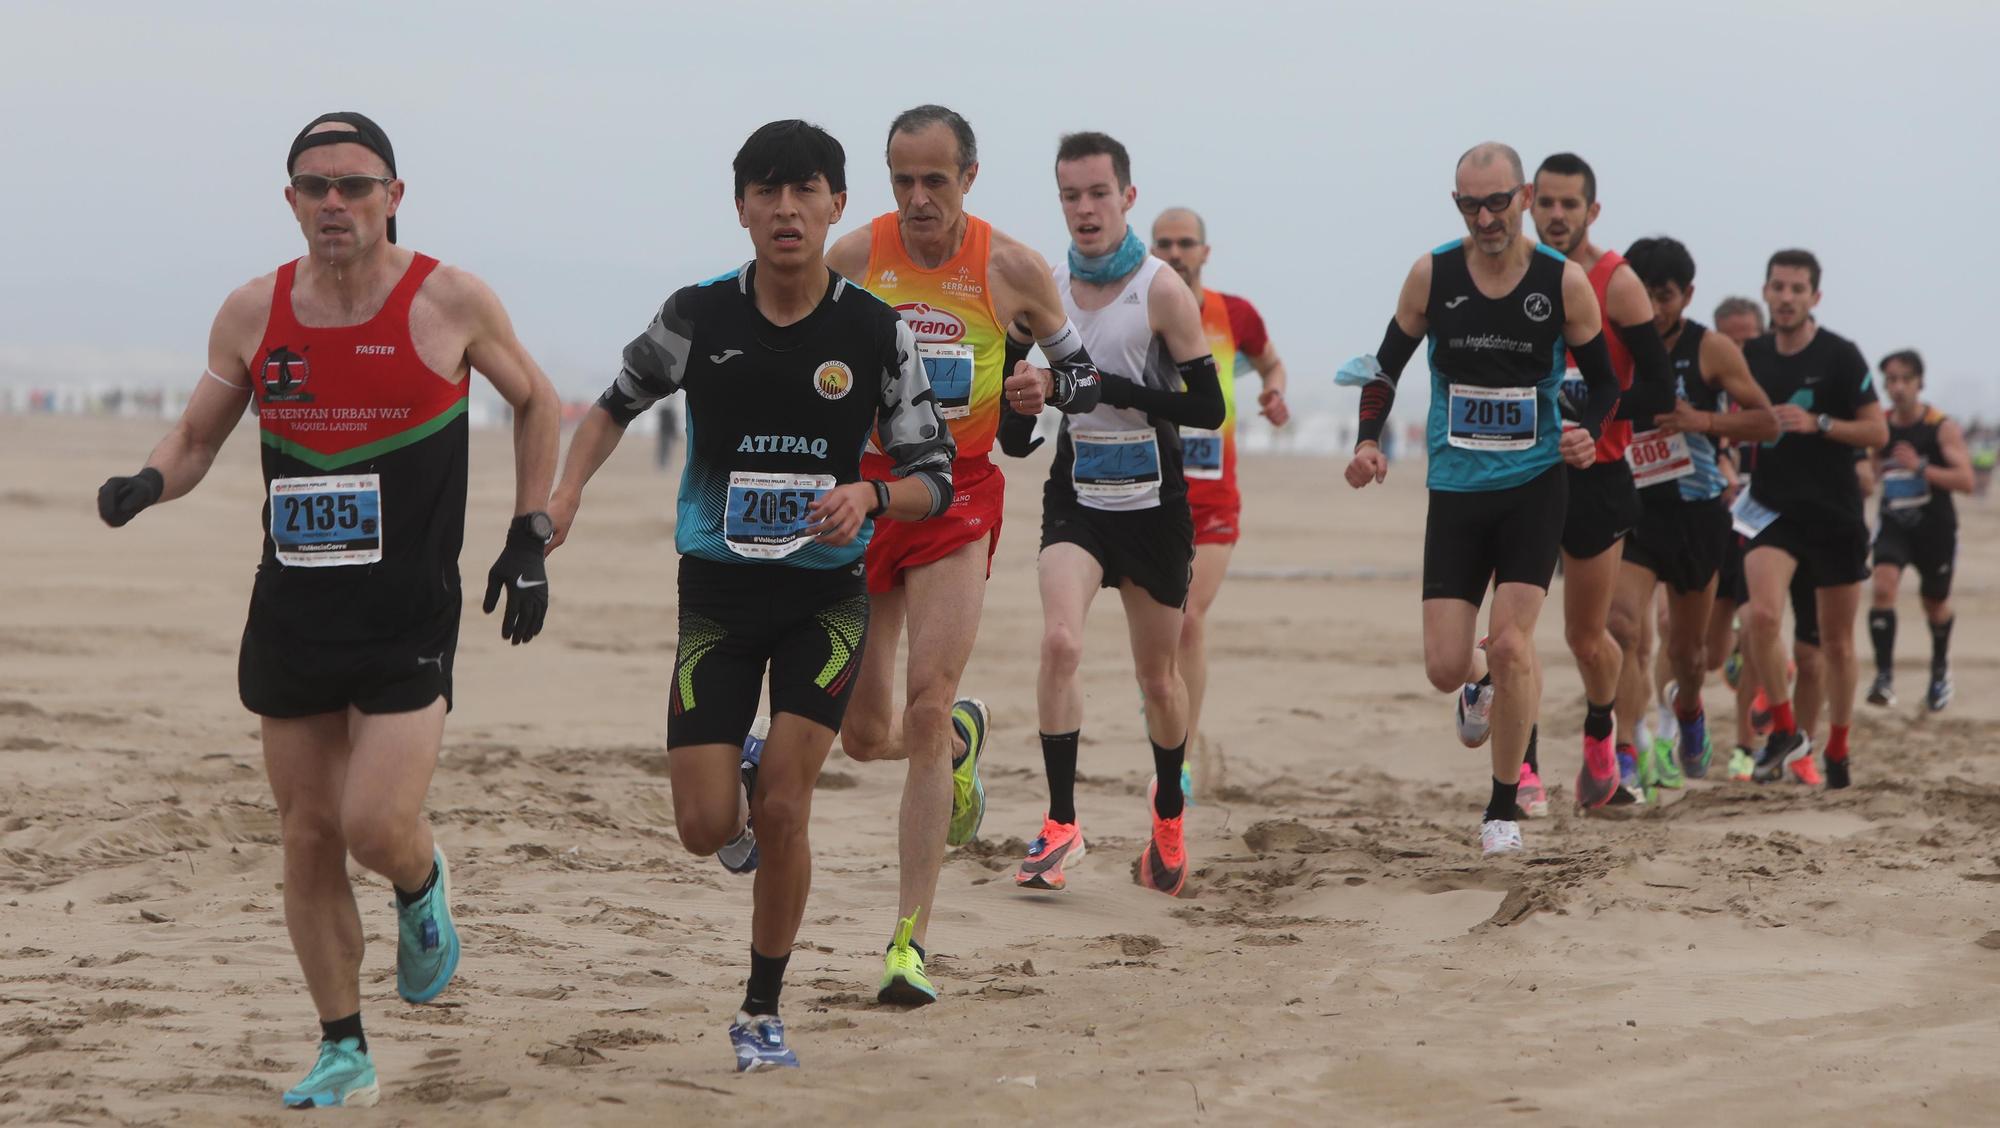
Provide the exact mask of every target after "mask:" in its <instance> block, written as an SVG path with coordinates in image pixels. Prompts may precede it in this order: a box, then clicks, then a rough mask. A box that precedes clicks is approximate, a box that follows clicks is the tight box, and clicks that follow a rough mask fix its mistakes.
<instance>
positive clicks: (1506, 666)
mask: <svg viewBox="0 0 2000 1128" xmlns="http://www.w3.org/2000/svg"><path fill="white" fill-rule="evenodd" d="M1534 661H1535V651H1534V647H1533V646H1532V645H1530V644H1529V642H1528V639H1527V637H1526V636H1524V635H1523V634H1522V633H1521V632H1520V631H1515V630H1506V631H1501V632H1500V633H1499V634H1497V635H1494V636H1493V638H1492V639H1491V640H1490V641H1488V642H1487V644H1486V667H1487V669H1489V670H1491V671H1492V672H1493V677H1494V679H1495V680H1504V679H1508V678H1515V677H1520V676H1522V675H1524V674H1527V673H1529V672H1531V671H1533V669H1534Z"/></svg>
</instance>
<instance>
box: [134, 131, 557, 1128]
mask: <svg viewBox="0 0 2000 1128" xmlns="http://www.w3.org/2000/svg"><path fill="white" fill-rule="evenodd" d="M286 172H287V174H288V175H289V176H290V178H291V184H290V186H289V187H288V188H287V189H286V190H285V199H286V201H287V203H289V204H290V205H291V208H292V213H293V217H294V218H295V219H296V220H297V222H298V224H299V227H300V230H301V231H302V232H303V233H304V234H305V238H306V250H307V254H306V256H305V257H304V258H301V259H298V260H297V261H294V262H290V263H286V264H285V265H284V266H281V267H279V268H278V269H277V270H275V271H273V272H271V273H270V274H266V275H264V276H263V277H261V278H258V279H255V280H253V281H251V282H249V283H247V284H245V285H244V286H242V287H240V288H238V289H237V290H236V291H235V292H234V293H232V294H230V295H229V297H228V298H227V299H225V300H224V301H223V303H222V310H221V312H219V313H218V314H217V315H216V318H215V324H214V327H213V328H212V329H211V330H210V332H209V344H208V369H207V371H206V372H204V373H203V375H202V376H201V378H200V380H199V381H198V382H197V384H196V386H195V389H194V393H193V395H192V396H191V397H190V398H189V400H188V406H187V409H186V411H185V412H184V413H183V414H182V416H181V419H180V422H179V423H178V424H177V425H176V426H175V427H174V429H173V430H172V431H171V432H170V433H169V434H168V435H167V437H166V438H165V439H164V440H162V441H161V442H160V444H159V445H158V446H157V447H155V448H154V449H153V453H152V455H151V456H150V457H148V458H147V460H146V466H145V468H144V469H143V470H141V471H140V472H139V473H138V474H136V475H133V476H131V477H128V478H112V479H111V480H109V481H107V482H106V483H105V484H104V487H103V489H102V490H100V491H99V494H98V511H99V514H100V515H101V516H102V517H103V518H104V520H105V522H106V523H107V524H109V525H111V526H113V527H114V528H115V527H118V526H121V525H124V524H125V523H126V522H128V521H130V520H131V519H132V518H133V517H134V516H135V515H137V514H138V512H139V511H140V510H142V509H144V508H146V507H147V506H148V505H151V504H153V503H154V502H157V501H163V500H170V499H172V498H176V497H179V496H181V495H182V494H185V493H187V492H188V491H190V490H192V489H193V488H194V487H195V486H196V484H197V483H199V482H200V481H201V480H202V478H203V476H205V475H206V474H207V472H208V468H209V466H210V465H212V464H213V462H214V460H215V455H216V452H217V451H218V450H219V449H220V448H221V446H222V443H223V441H224V440H225V439H227V438H228V437H229V433H230V431H231V430H233V429H234V428H235V425H236V421H237V420H238V419H240V418H242V416H243V411H244V408H245V407H246V406H248V405H250V404H251V403H252V402H253V401H254V402H255V405H256V410H257V416H258V430H259V433H260V438H261V439H262V442H263V464H264V466H263V469H264V478H265V496H266V504H265V507H264V518H263V525H264V552H263V560H262V562H261V563H260V564H259V565H258V568H257V578H256V582H255V584H254V586H253V588H252V593H251V598H250V616H249V622H248V624H247V625H246V626H245V628H244V632H243V648H242V655H241V660H240V663H239V667H238V677H237V680H238V692H239V695H240V696H241V697H242V699H243V703H244V705H245V706H247V707H248V708H249V709H250V710H251V711H252V712H254V713H257V714H258V715H259V716H261V717H262V718H263V743H264V763H265V766H266V769H267V771H268V772H269V775H270V780H271V790H272V792H273V794H274V795H275V796H276V799H277V804H278V817H279V822H280V827H281V831H282V834H283V843H284V857H285V869H284V875H285V881H284V891H285V925H286V928H287V930H288V931H289V932H290V933H291V936H292V944H293V947H294V948H295V949H296V951H297V953H298V957H299V964H300V966H301V968H303V969H304V971H305V978H306V987H307V990H308V991H310V992H311V994H312V999H313V1004H314V1007H315V1008H316V1009H317V1010H318V1012H319V1019H320V1028H321V1035H322V1039H321V1043H320V1050H319V1060H318V1063H317V1064H316V1065H315V1066H314V1067H313V1069H312V1071H311V1072H310V1073H308V1074H307V1075H306V1077H305V1078H304V1080H302V1081H300V1082H299V1084H297V1085H295V1086H293V1087H292V1089H291V1090H290V1091H288V1092H287V1093H286V1094H285V1095H284V1100H285V1103H286V1104H287V1105H288V1106H291V1107H294V1108H323V1107H330V1106H340V1105H370V1104H374V1103H375V1102H376V1100H377V1099H378V1098H379V1095H380V1090H379V1088H378V1086H377V1083H376V1077H375V1067H374V1065H373V1063H372V1061H371V1059H370V1058H369V1056H368V1041H367V1037H366V1035H364V1034H363V1033H362V1029H361V1014H360V1010H361V953H362V945H363V941H362V936H363V930H362V925H361V915H360V912H359V910H358V909H357V908H356V905H355V901H354V892H353V888H352V887H351V885H350V884H349V882H348V877H347V859H348V857H349V856H350V855H351V856H352V857H353V858H354V860H355V861H356V862H357V863H359V864H360V865H362V866H364V867H366V868H367V869H370V870H373V871H374V872H376V873H379V874H381V875H382V876H383V877H385V878H387V879H388V880H389V881H390V882H391V883H392V884H393V885H394V886H395V890H396V902H397V907H398V908H397V917H398V926H399V927H398V931H399V943H398V947H397V956H396V990H397V993H398V994H399V995H401V996H402V997H403V998H404V999H406V1000H408V1001H411V1002H427V1001H429V1000H430V999H433V998H435V997H437V995H438V994H439V993H440V992H442V991H443V990H444V988H445V986H446V984H448V983H449V982H450V981H451V977H452V973H453V972H454V971H455V970H456V968H457V966H458V957H459V944H458V934H457V931H456V929H455V928H454V927H453V926H452V920H451V911H450V905H449V898H450V890H451V885H450V874H449V871H448V869H447V868H446V866H445V861H444V854H443V852H442V851H441V850H439V849H438V848H437V845H436V843H435V842H434V841H433V839H432V836H431V829H430V825H429V823H428V822H427V821H426V820H425V818H424V814H423V804H424V795H425V792H426V791H428V790H429V787H430V780H431V773H432V771H433V769H434V768H435V767H436V765H437V756H438V747H439V744H440V741H441V739H442V736H443V731H444V716H445V713H446V711H447V710H448V709H449V708H450V705H451V670H452V657H453V653H454V651H455V649H456V647H457V642H458V618H459V607H460V602H461V596H460V591H459V581H458V553H459V546H460V543H461V542H462V541H463V539H464V533H465V493H466V459H467V455H466V446H467V442H466V426H467V424H466V418H465V406H466V391H467V386H468V384H469V381H468V379H467V378H468V377H469V376H470V374H471V370H472V369H474V368H477V369H478V370H479V371H480V372H481V373H482V374H484V375H485V376H486V378H487V379H488V380H489V381H491V382H492V384H493V386H494V388H495V389H496V390H498V391H499V393H500V395H501V396H502V397H503V398H505V399H506V401H507V402H508V404H510V405H511V406H512V407H513V409H514V412H515V425H514V445H515V458H514V479H515V504H514V511H515V513H516V514H517V516H516V517H515V519H514V522H513V524H512V525H511V526H510V527H509V529H508V531H507V540H506V548H505V549H504V550H503V551H502V553H501V554H500V558H499V560H498V561H497V562H496V563H495V564H494V566H493V569H492V571H491V572H490V573H489V574H488V577H487V589H486V600H485V609H486V610H487V611H489V612H491V611H492V610H493V609H494V607H495V606H496V604H497V602H498V598H499V594H500V591H501V590H502V589H503V588H504V589H505V590H506V592H507V609H506V613H505V615H504V617H503V620H502V623H503V625H502V629H501V633H502V635H503V636H504V637H506V638H508V639H510V640H511V641H513V642H515V643H517V644H518V643H523V642H527V641H528V640H529V639H531V638H533V637H534V636H535V634H536V633H537V632H538V631H539V630H540V629H541V624H542V617H543V615H544V614H545V613H546V611H547V607H548V578H547V575H546V573H545V571H544V569H543V565H542V555H543V546H544V544H545V543H546V541H547V539H548V536H549V533H550V531H551V528H552V527H551V525H550V523H549V520H548V515H547V514H546V513H544V512H542V510H543V507H544V505H545V504H546V502H547V499H548V496H549V486H550V481H551V479H552V477H553V476H554V473H555V466H556V453H557V446H556V442H557V433H558V429H559V427H560V412H561V407H560V404H559V402H558V401H557V399H556V394H555V390H554V389H553V388H552V387H550V385H549V382H548V378H547V377H546V376H544V375H543V374H542V371H541V369H540V368H538V367H537V366H536V364H535V362H534V360H533V359H532V358H531V357H529V355H528V353H527V351H526V350H525V349H523V348H522V347H521V344H520V342H519V341H518V340H516V339H515V337H514V331H513V327H512V325H511V324H510V323H509V321H508V318H507V313H506V311H505V310H504V309H503V308H502V307H501V305H500V301H499V299H498V298H497V297H495V296H494V294H493V292H492V291H491V290H489V289H487V288H486V286H485V284H484V283H482V282H480V281H479V280H478V279H477V278H475V277H473V276H472V275H470V274H467V273H465V272H464V271H461V270H457V269H455V268H453V267H448V266H439V265H438V263H437V261H436V260H435V259H432V258H429V257H427V256H425V255H420V254H416V253H414V252H411V251H408V250H405V249H403V248H401V247H398V246H396V245H395V239H396V220H395V215H396V210H397V207H398V205H399V204H400V203H401V202H402V197H403V182H402V181H401V180H400V179H397V177H396V164H395V152H394V150H393V149H392V148H391V147H390V145H389V139H388V137H387V135H385V134H384V133H383V132H382V130H381V129H380V127H378V126H377V125H376V124H375V123H374V122H372V121H369V120H368V119H367V118H365V117H363V116H361V115H360V114H351V113H342V114H327V115H324V116H322V117H320V118H319V119H317V120H316V121H314V122H313V123H312V124H311V125H309V126H307V127H306V129H305V130H303V131H301V132H300V134H299V136H298V138H297V139H296V140H295V141H294V142H293V143H292V151H291V153H290V155H289V157H288V158H287V161H286Z"/></svg>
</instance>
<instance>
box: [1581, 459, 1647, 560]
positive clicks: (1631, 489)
mask: <svg viewBox="0 0 2000 1128" xmlns="http://www.w3.org/2000/svg"><path fill="white" fill-rule="evenodd" d="M1564 469H1565V470H1566V471H1567V472H1568V473H1569V512H1568V514H1567V515H1566V516H1565V518H1564V520H1563V529H1562V550H1563V551H1564V552H1567V553H1569V555H1570V556H1571V557H1573V558H1575V559H1577V560H1589V559H1590V558H1592V557H1594V556H1596V555H1598V554H1599V553H1601V552H1603V551H1605V550H1606V549H1608V548H1610V547H1611V546H1613V545H1615V544H1617V543H1618V542H1619V540H1620V539H1622V538H1623V537H1624V536H1625V535H1626V534H1627V533H1630V532H1631V531H1632V530H1633V528H1634V527H1635V526H1637V525H1638V524H1639V489H1638V487H1636V486H1634V485H1633V484H1632V468H1631V467H1630V466H1628V465H1626V464H1625V460H1624V459H1622V458H1620V459H1615V460H1613V461H1611V462H1600V463H1597V464H1596V465H1594V466H1592V467H1590V468H1589V469H1588V470H1578V469H1576V468H1575V467H1573V466H1569V465H1568V464H1564Z"/></svg>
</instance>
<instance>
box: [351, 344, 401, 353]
mask: <svg viewBox="0 0 2000 1128" xmlns="http://www.w3.org/2000/svg"><path fill="white" fill-rule="evenodd" d="M354 355H355V356H395V355H396V346H394V345H356V346H354Z"/></svg>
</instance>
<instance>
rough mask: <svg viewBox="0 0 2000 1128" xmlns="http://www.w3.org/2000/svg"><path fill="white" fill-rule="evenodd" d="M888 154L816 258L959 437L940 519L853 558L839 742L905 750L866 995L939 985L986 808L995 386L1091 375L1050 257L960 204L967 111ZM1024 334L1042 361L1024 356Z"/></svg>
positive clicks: (1018, 392)
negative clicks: (980, 646)
mask: <svg viewBox="0 0 2000 1128" xmlns="http://www.w3.org/2000/svg"><path fill="white" fill-rule="evenodd" d="M887 160H888V165H889V186H890V188H891V190H892V191H893V192H894V193H895V197H896V210H895V211H893V212H889V213H888V214H886V215H881V216H877V217H876V218H875V221H874V222H873V223H871V224H869V225H868V226H867V227H864V228H862V229H860V230H858V231H853V232H850V233H849V234H847V235H844V236H842V237H841V238H840V239H838V240H836V241H835V242H834V244H833V246H832V247H830V248H828V250H827V255H826V262H827V265H828V266H830V267H832V268H833V270H834V271H835V272H836V273H838V274H841V275H843V276H845V277H847V278H852V279H857V280H861V281H862V282H863V284H864V285H865V286H866V287H867V289H868V291H869V292H870V293H872V294H874V295H875V296H876V297H879V298H881V299H882V300H883V301H885V302H888V303H889V304H890V305H892V306H894V307H895V308H896V311H897V312H898V313H900V314H901V315H902V317H903V321H904V322H905V323H906V324H908V325H909V327H910V332H911V335H912V336H914V337H915V338H916V342H917V352H918V355H919V356H920V357H921V358H922V360H923V363H924V371H925V373H926V374H927V375H928V376H929V378H930V381H931V390H932V393H933V394H934V395H936V396H937V399H938V410H939V413H940V414H942V415H943V416H944V419H945V422H946V424H947V425H949V426H950V428H951V434H952V439H953V441H954V442H955V443H956V444H957V446H958V461H957V463H956V464H955V465H953V467H952V475H951V476H952V483H953V485H954V486H955V488H956V489H957V491H958V492H957V499H956V501H955V502H954V503H953V505H952V507H951V509H950V510H949V511H948V512H946V513H945V514H944V515H942V516H940V517H937V518H934V519H932V520H929V521H897V520H893V519H885V520H882V521H879V522H877V523H876V526H875V535H874V538H873V539H872V540H870V541H869V542H868V555H867V563H868V603H869V613H868V646H867V649H866V651H865V652H864V657H863V658H862V661H861V674H860V677H859V679H858V680H857V681H856V682H855V686H854V700H853V702H852V703H851V704H850V705H849V707H848V710H847V717H846V720H845V721H844V722H843V723H842V725H841V730H840V745H841V748H842V749H844V750H845V751H846V752H847V754H848V755H849V756H851V757H853V758H854V759H856V760H892V759H903V760H908V761H909V768H908V771H907V774H906V775H905V776H904V781H903V802H902V809H901V812H900V818H899V820H898V824H897V827H898V830H897V840H898V846H899V856H900V861H901V882H900V885H899V889H898V896H899V902H898V907H897V910H896V916H897V926H896V929H895V932H894V935H893V937H892V938H891V940H890V943H889V949H888V952H887V953H886V954H885V956H884V957H883V961H884V962H883V970H882V978H881V982H880V983H879V984H878V985H877V989H876V995H877V998H878V999H879V1000H880V1001H882V1002H885V1003H901V1004H904V1005H908V1006H921V1005H923V1004H925V1003H930V1002H935V1001H936V999H937V989H936V988H935V987H934V986H932V984H931V981H930V979H929V978H928V976H926V974H925V972H924V941H925V938H926V936H927V934H928V932H929V928H930V922H931V917H932V916H933V915H934V914H935V912H936V907H937V885H938V871H939V869H940V868H941V867H942V866H943V864H944V850H945V847H946V846H962V845H964V844H965V843H967V842H969V841H971V840H972V837H973V836H974V835H975V834H977V833H978V831H979V823H980V820H981V819H982V818H983V817H984V816H985V813H986V788H985V785H984V784H983V783H982V782H981V781H980V778H979V754H980V752H981V750H982V749H983V748H984V746H985V744H986V741H987V737H988V734H989V731H990V728H991V719H990V718H991V715H990V714H989V712H988V711H987V708H986V704H985V702H983V701H980V700H979V699H978V698H974V697H958V696H957V694H958V679H959V677H960V675H962V674H963V673H964V672H965V664H966V662H967V661H968V660H969V659H970V658H971V657H972V644H973V640H974V639H975V638H976V637H977V635H978V633H979V611H980V603H981V601H982V600H983V599H984V598H985V595H986V579H987V577H988V576H989V575H991V574H992V570H993V552H994V550H995V549H996V548H997V547H998V546H999V543H1000V521H1001V516H1002V513H1003V511H1004V499H1005V492H1006V481H1005V479H1004V478H1002V476H1001V474H1000V469H999V467H997V466H995V465H994V464H993V461H992V459H991V458H990V457H989V454H988V452H989V451H991V450H992V447H993V437H994V435H995V434H996V433H997V431H998V430H999V426H1000V403H1001V398H1002V395H1003V393H1004V395H1005V396H1006V398H1007V399H1008V401H1009V402H1011V403H1014V404H1017V405H1019V407H1020V409H1021V410H1023V411H1026V412H1028V413H1030V414H1032V413H1033V412H1035V411H1038V410H1040V407H1041V404H1042V403H1043V402H1044V401H1046V402H1048V403H1049V404H1051V405H1053V406H1055V407H1056V408H1057V409H1059V410H1061V411H1064V412H1070V413H1074V412H1079V411H1088V410H1090V409H1091V408H1092V407H1095V406H1096V405H1097V395H1098V388H1097V370H1096V368H1094V367H1093V366H1092V365H1091V363H1090V355H1089V354H1088V353H1087V352H1086V351H1085V350H1084V347H1083V339H1082V337H1081V336H1079V335H1078V333H1077V331H1076V327H1075V326H1073V325H1071V324H1070V321H1069V317H1068V315H1067V314H1066V313H1064V311H1063V304H1062V298H1061V296H1060V295H1058V294H1057V293H1056V287H1055V282H1054V281H1053V280H1052V279H1051V278H1050V277H1049V265H1048V263H1047V262H1045V261H1043V259H1042V256H1040V255H1038V254H1036V253H1035V252H1034V251H1032V250H1030V249H1029V248H1028V247H1027V246H1025V245H1024V244H1022V243H1019V242H1017V241H1015V240H1014V239H1011V238H1009V237H1008V236H1006V235H1004V234H1002V233H1001V232H1000V231H998V230H996V229H995V228H994V227H993V226H992V225H991V224H989V223H987V222H986V221H985V220H983V219H980V218H978V217H976V216H973V215H971V214H969V213H967V212H966V210H965V196H966V193H967V192H969V191H971V189H972V184H973V181H974V180H975V179H976V178H977V177H978V176H979V148H978V142H977V140H976V138H975V137H974V135H973V132H972V126H971V125H970V124H968V123H967V122H966V120H965V119H964V118H963V117H960V116H959V115H958V114H956V113H954V112H953V111H951V110H949V109H946V108H945V107H943V106H936V105H923V106H917V107H915V108H913V109H909V110H905V111H903V113H901V114H900V115H898V116H897V117H896V120H895V121H894V122H892V123H890V126H889V141H888V146H887ZM1037 343H1039V344H1040V345H1041V347H1042V352H1043V355H1045V356H1046V357H1048V359H1049V363H1050V364H1051V365H1052V366H1053V368H1052V369H1042V368H1036V367H1034V366H1033V365H1030V364H1029V363H1028V361H1027V356H1028V350H1029V348H1030V347H1031V346H1032V345H1034V344H1037ZM861 469H862V472H863V473H864V474H867V475H869V476H871V477H882V476H886V475H887V474H888V473H889V459H888V457H887V456H886V455H884V454H882V453H880V452H879V451H877V450H875V449H873V448H872V447H871V449H870V451H869V453H867V454H866V455H864V456H863V457H862V463H861ZM905 625H907V626H908V628H909V635H910V660H909V666H908V675H907V677H908V683H909V688H908V693H907V698H908V701H907V703H906V705H905V706H904V709H903V714H902V726H901V732H900V733H898V731H897V718H896V714H895V690H896V655H897V650H898V647H899V644H900V643H901V641H902V634H903V630H904V627H905ZM926 908H928V909H930V911H929V912H926V911H924V910H925V909H926Z"/></svg>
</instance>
